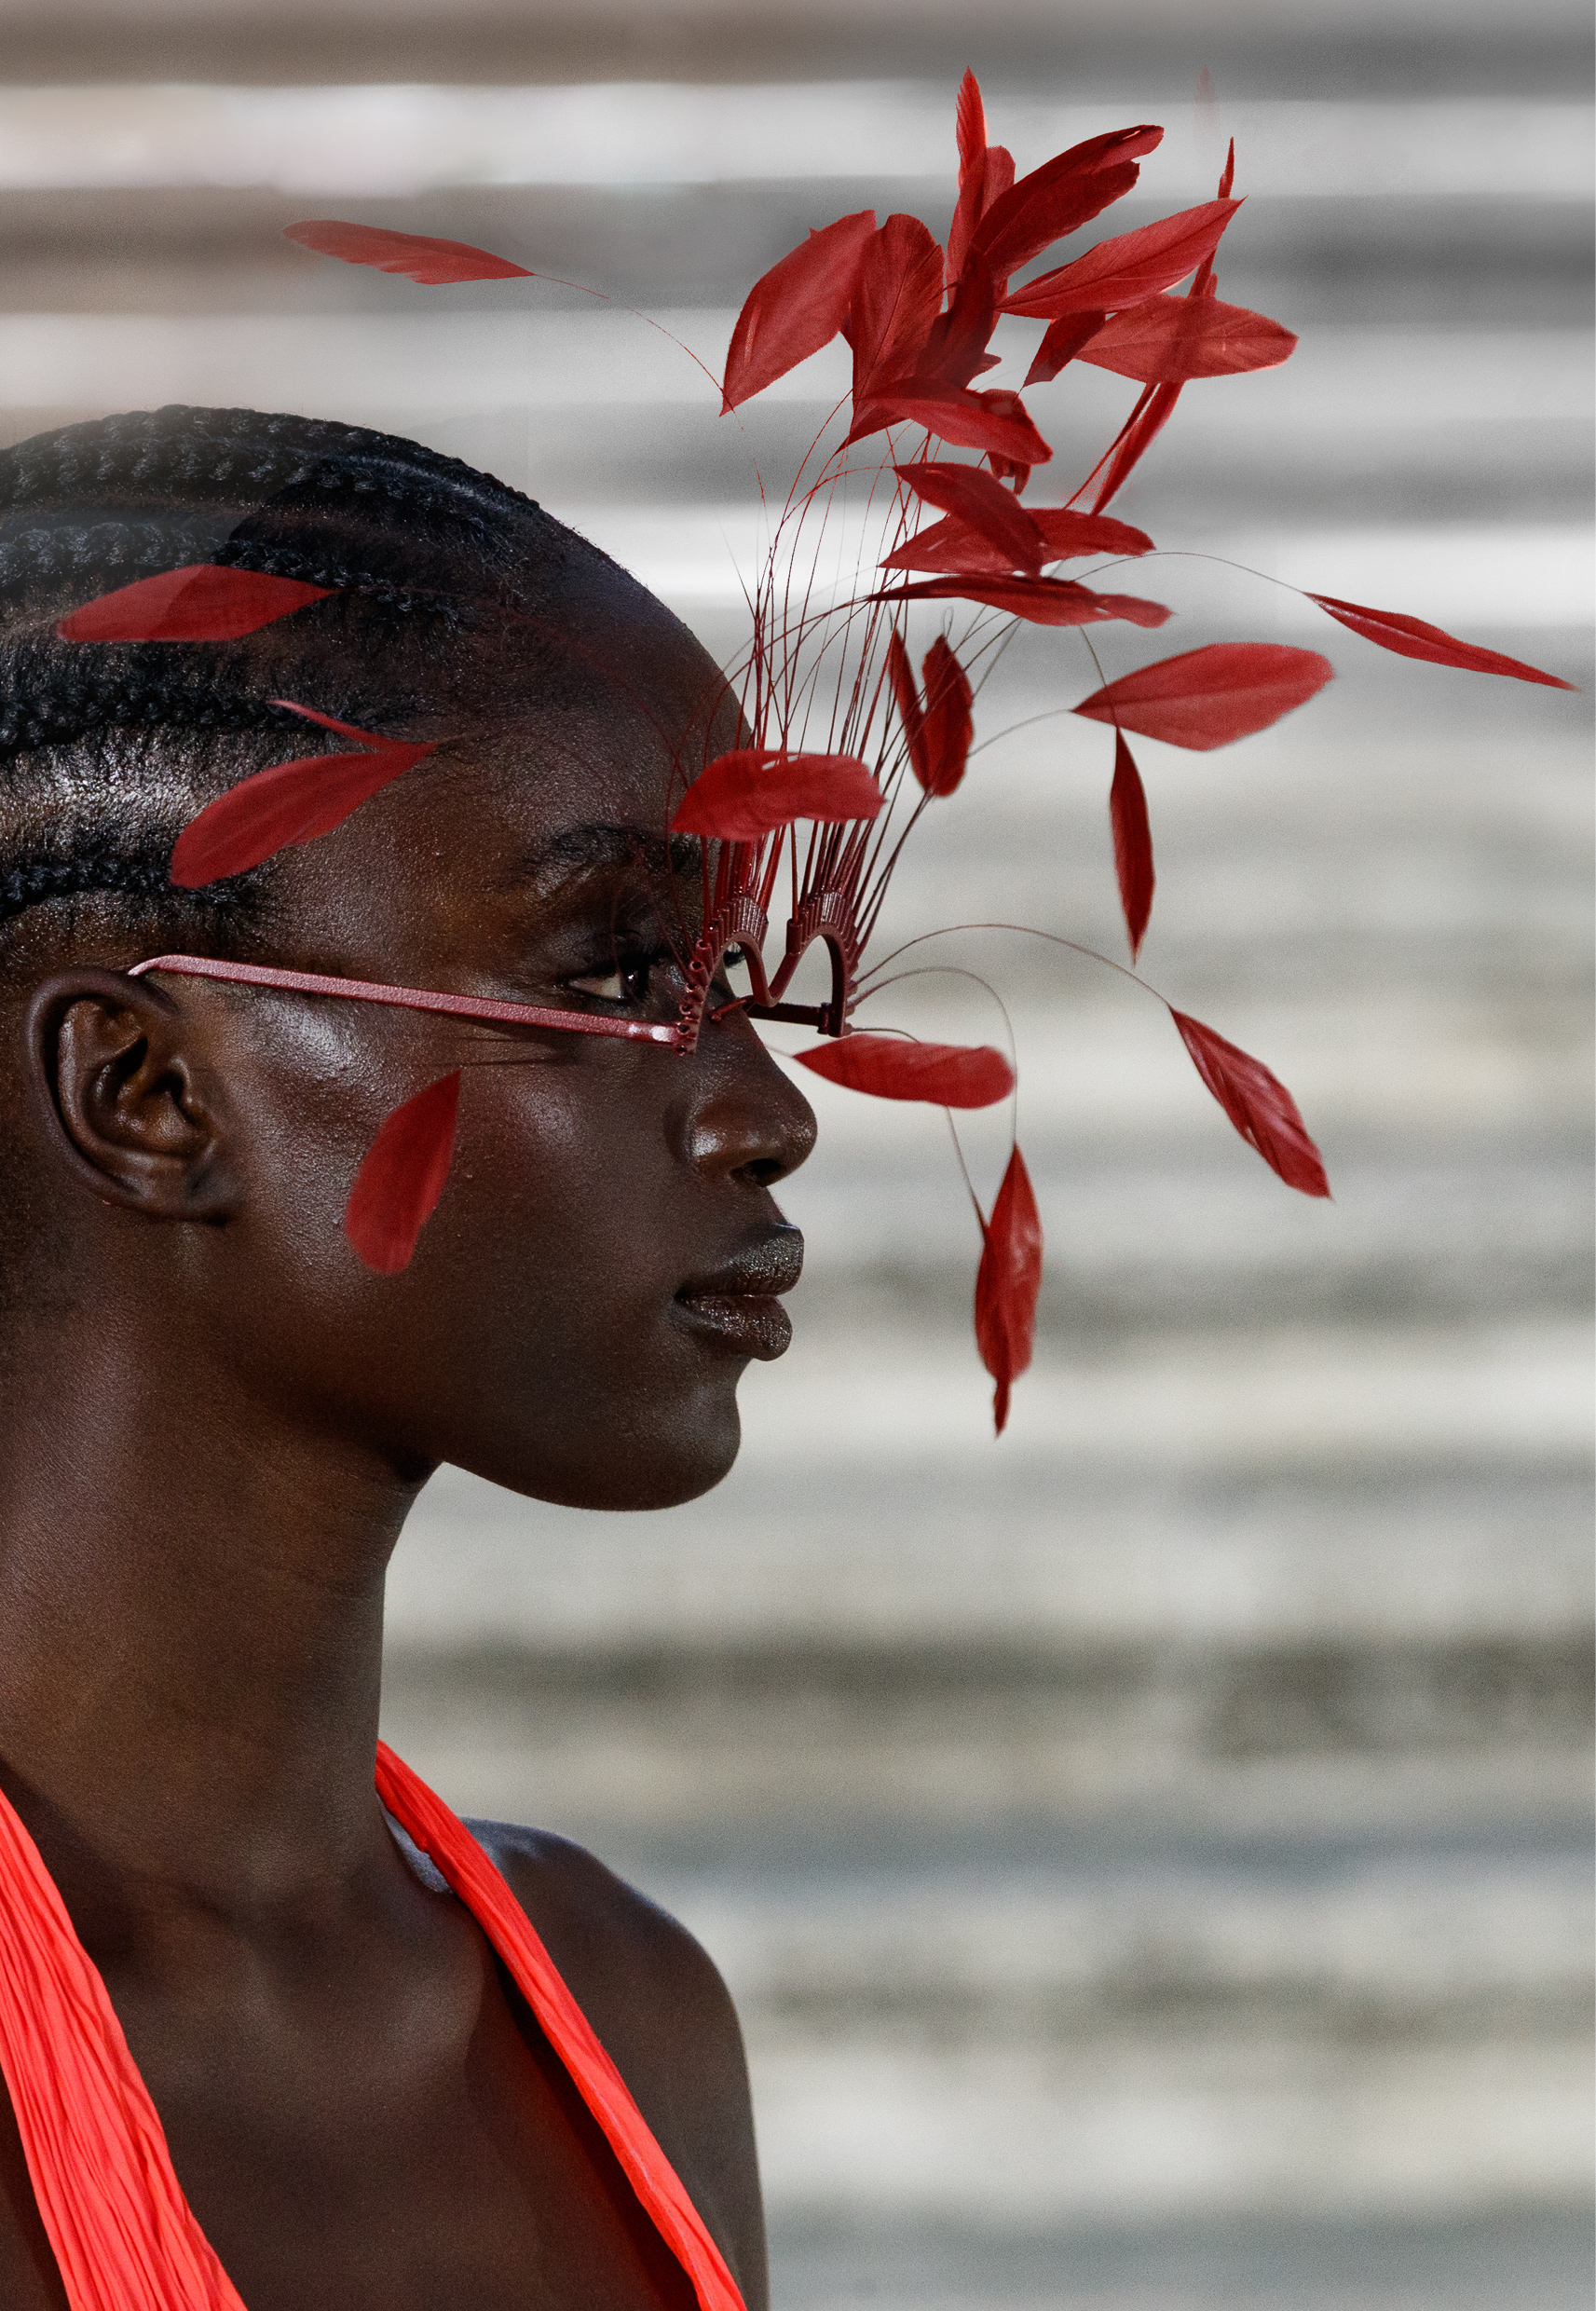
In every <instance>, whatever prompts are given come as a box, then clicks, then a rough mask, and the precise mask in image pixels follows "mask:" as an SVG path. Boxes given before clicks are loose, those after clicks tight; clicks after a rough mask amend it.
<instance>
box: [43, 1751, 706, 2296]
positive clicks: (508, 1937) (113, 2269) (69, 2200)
mask: <svg viewBox="0 0 1596 2311" xmlns="http://www.w3.org/2000/svg"><path fill="white" fill-rule="evenodd" d="M376 1785H377V1794H378V1796H379V1797H380V1798H381V1799H382V1802H383V1804H384V1805H385V1806H387V1808H388V1810H389V1812H390V1813H391V1814H392V1815H393V1817H394V1819H395V1820H396V1821H397V1822H399V1823H400V1825H401V1826H402V1828H403V1829H404V1830H405V1832H406V1833H407V1834H408V1836H409V1837H410V1838H412V1839H414V1840H415V1842H416V1845H417V1846H419V1847H420V1848H421V1850H422V1852H423V1853H427V1854H429V1855H430V1857H431V1860H432V1862H433V1863H434V1865H435V1866H436V1867H437V1868H438V1869H439V1870H440V1871H441V1872H442V1874H443V1877H444V1878H445V1879H446V1880H447V1881H448V1883H449V1885H450V1886H451V1887H452V1888H453V1890H454V1892H455V1894H456V1895H457V1897H458V1899H459V1900H460V1901H461V1902H463V1903H464V1904H465V1906H466V1908H468V1909H469V1910H470V1911H471V1914H472V1916H473V1917H474V1918H475V1919H476V1921H477V1922H478V1924H479V1925H480V1926H481V1927H482V1930H483V1932H484V1934H485V1935H486V1936H487V1938H488V1940H489V1941H490V1942H491V1943H492V1945H493V1947H494V1949H496V1950H497V1951H498V1955H499V1957H500V1958H501V1959H502V1960H503V1962H504V1963H505V1965H506V1966H507V1967H508V1968H509V1970H510V1974H511V1976H512V1979H513V1980H514V1982H515V1983H516V1985H517V1986H518V1988H519V1989H520V1990H521V1993H522V1995H523V1996H524V1997H525V2000H526V2003H527V2004H528V2005H529V2006H530V2007H531V2009H532V2012H533V2013H534V2014H535V2015H536V2017H537V2018H538V2021H539V2024H540V2026H541V2028H542V2030H543V2031H544V2033H545V2035H546V2036H547V2038H548V2040H549V2044H551V2045H552V2047H553V2049H554V2052H555V2053H556V2054H557V2055H558V2056H559V2058H560V2059H561V2061H562V2062H563V2063H564V2064H565V2066H566V2070H567V2071H568V2072H569V2073H570V2076H571V2079H572V2081H573V2083H574V2085H576V2088H577V2091H578V2092H579V2093H580V2096H581V2098H582V2099H583V2101H584V2102H585V2103H586V2104H587V2106H588V2109H589V2110H590V2111H591V2112H592V2113H593V2116H594V2118H595V2119H596V2120H597V2121H598V2124H599V2126H601V2127H602V2128H603V2130H604V2133H605V2136H606V2138H607V2140H608V2142H609V2144H610V2147H611V2148H612V2149H613V2151H614V2153H615V2155H616V2158H617V2160H618V2161H619V2163H620V2165H621V2170H622V2172H623V2173H624V2174H625V2176H626V2178H627V2180H628V2181H629V2182H630V2183H631V2185H632V2187H633V2189H634V2191H635V2193H636V2195H637V2197H638V2200H639V2202H640V2204H641V2205H642V2207H643V2208H644V2209H645V2211H646V2212H647V2213H648V2216H649V2217H650V2219H651V2220H652V2221H653V2222H654V2223H655V2225H656V2226H657V2228H658V2229H659V2232H660V2235H661V2236H662V2238H663V2239H664V2241H665V2243H666V2245H667V2246H668V2247H669V2248H670V2249H671V2251H672V2252H673V2253H674V2254H675V2256H676V2258H677V2260H678V2261H679V2262H680V2263H681V2264H682V2267H683V2269H684V2270H685V2271H686V2272H687V2274H688V2276H689V2278H690V2279H691V2281H692V2283H693V2288H694V2291H695V2292H696V2294H697V2296H698V2301H699V2304H700V2307H701V2311H744V2307H743V2297H742V2295H741V2293H740V2292H739V2290H738V2287H737V2283H736V2281H735V2280H734V2279H733V2278H732V2277H731V2274H730V2271H729V2270H728V2269H727V2267H726V2264H725V2262H724V2260H723V2259H722V2257H721V2254H720V2251H719V2249H717V2248H716V2244H715V2241H714V2240H713V2239H712V2238H711V2237H710V2236H709V2233H708V2231H707V2230H706V2229H705V2227H704V2223H703V2218H702V2216H701V2215H700V2214H699V2211H698V2209H697V2208H696V2207H694V2205H693V2203H692V2201H691V2199H690V2198H689V2196H688V2194H687V2192H686V2190H685V2189H684V2188H683V2186H682V2183H681V2181H680V2178H679V2177H678V2176H677V2174H676V2172H675V2168H674V2167H672V2165H671V2163H670V2161H669V2160H668V2159H667V2158H666V2156H665V2154H664V2153H663V2151H662V2150H661V2148H660V2146H659V2144H658V2143H657V2142H656V2141H655V2140H654V2137H653V2135H652V2133H651V2132H650V2130H649V2127H648V2122H647V2121H646V2120H645V2118H644V2116H643V2113H641V2111H639V2110H638V2108H637V2105H636V2103H635V2102H634V2100H633V2099H632V2097H631V2095H630V2093H629V2092H628V2090H627V2087H626V2085H625V2082H624V2081H623V2079H622V2078H621V2073H620V2072H619V2071H618V2070H617V2069H616V2067H615V2065H614V2063H613V2062H612V2061H611V2060H610V2058H609V2057H608V2056H607V2054H606V2053H605V2051H604V2048H603V2047H602V2046H601V2045H600V2044H599V2042H598V2040H597V2038H596V2037H595V2036H594V2034H593V2029H592V2027H591V2026H590V2024H589V2022H588V2020H587V2017H586V2016H585V2015H584V2014H583V2013H582V2011H581V2009H580V2006H579V2005H578V2004H577V2003H576V2000H575V1999H574V1998H573V1997H572V1996H571V1993H570V1991H569V1990H567V1989H566V1984H565V1982H564V1980H563V1979H562V1977H561V1976H560V1974H559V1971H558V1969H557V1968H556V1966H555V1965H554V1962H553V1961H552V1958H551V1957H550V1956H549V1953H548V1951H547V1950H546V1949H544V1947H543V1945H542V1943H541V1941H540V1940H539V1937H538V1935H537V1934H536V1932H535V1931H534V1930H533V1927H532V1924H531V1921H530V1920H529V1919H528V1918H527V1916H526V1914H525V1911H524V1910H523V1909H522V1908H521V1905H520V1904H519V1902H517V1900H516V1899H515V1896H514V1894H512V1892H511V1890H510V1887H509V1885H508V1884H507V1883H506V1881H505V1880H504V1878H503V1876H502V1875H501V1874H500V1872H499V1871H498V1869H497V1868H496V1867H494V1865H493V1863H492V1862H491V1861H490V1860H489V1859H488V1857H487V1855H486V1854H485V1853H484V1852H483V1850H482V1848H481V1846H479V1845H478V1844H477V1842H476V1839H474V1838H473V1837H472V1836H471V1832H470V1831H469V1830H468V1829H467V1827H466V1826H465V1824H464V1823H463V1822H462V1821H460V1820H459V1819H458V1817H457V1815H456V1814H454V1813H452V1812H450V1810H449V1808H448V1807H447V1806H446V1805H444V1804H443V1800H442V1799H441V1798H437V1797H435V1796H434V1795H433V1793H432V1791H431V1790H430V1789H429V1788H428V1787H427V1785H426V1784H425V1783H424V1782H423V1781H421V1780H420V1779H419V1777H418V1776H417V1775H416V1774H414V1773H412V1772H411V1771H410V1769H409V1767H408V1766H407V1765H405V1764H404V1763H403V1762H402V1759H400V1758H398V1757H395V1756H394V1754H393V1752H392V1750H390V1749H389V1747H388V1746H387V1744H379V1745H378V1749H377V1761H376ZM0 2076H3V2077H4V2079H5V2083H6V2086H7V2091H8V2093H9V2095H10V2098H11V2107H12V2110H13V2111H14V2112H15V2113H16V2119H17V2127H18V2132H19V2133H20V2137H21V2141H22V2151H23V2154H24V2156H25V2157H26V2159H27V2164H28V2173H29V2176H30V2178H31V2180H32V2182H33V2186H34V2196H35V2198H36V2199H37V2201H38V2207H39V2213H40V2215H41V2217H42V2218H43V2221H44V2225H45V2229H46V2232H47V2233H48V2237H49V2242H50V2245H51V2247H52V2248H53V2249H54V2250H55V2257H56V2261H57V2263H59V2265H60V2267H61V2279H62V2282H63V2284H64V2286H65V2289H66V2296H67V2301H68V2303H69V2304H71V2306H72V2311H244V2304H243V2303H242V2301H241V2299H240V2297H239V2293H238V2290H236V2289H235V2288H234V2286H233V2284H232V2282H231V2280H230V2279H229V2278H228V2277H227V2275H226V2273H225V2271H224V2270H223V2268H222V2265H221V2263H219V2262H218V2260H217V2257H216V2253H215V2250H214V2249H213V2248H212V2247H211V2243H210V2241H209V2239H207V2237H206V2236H205V2234H204V2232H203V2231H202V2230H201V2229H200V2227H199V2225H198V2222H196V2220H195V2218H194V2214H193V2211H192V2209H191V2208H190V2207H189V2204H188V2201H187V2200H186V2199H185V2198H184V2195H183V2189H182V2186H181V2184H180V2183H179V2181H178V2180H177V2176H176V2173H175V2171H174V2169H173V2167H172V2163H171V2153H170V2151H169V2150H168V2148H167V2140H166V2133H165V2130H164V2128H163V2127H162V2126H161V2123H160V2119H159V2117H158V2116H157V2112H156V2107H155V2104H154V2103H153V2102H152V2101H151V2099H150V2096H149V2090H148V2088H147V2087H146V2086H145V2085H144V2082H143V2079H142V2078H141V2077H140V2075H139V2072H138V2066H137V2065H136V2063H135V2062H134V2060H133V2058H132V2055H131V2054H130V2051H129V2048H128V2042H127V2040H126V2038H125V2037H124V2036H123V2033H122V2026H121V2024H120V2023H119V2022H118V2021H117V2019H116V2013H115V2011H114V2009H113V2007H112V2004H111V2001H110V1999H109V1997H108V1996H107V1994H106V1990H105V1985H104V1983H103V1982H102V1980H101V1978H100V1974H99V1971H98V1969H97V1968H96V1966H95V1965H94V1963H93V1961H92V1960H91V1959H90V1958H89V1953H88V1951H87V1950H86V1949H84V1948H83V1945H82V1943H81V1942H80V1941H79V1940H78V1938H77V1935H76V1933H75V1930H74V1927H73V1923H72V1921H71V1919H70V1918H69V1917H68V1916H67V1913H66V1906H65V1904H64V1903H63V1902H62V1901H61V1895H60V1894H58V1893H57V1891H56V1889H55V1886H54V1884H53V1882H52V1880H51V1879H50V1875H49V1872H48V1870H47V1869H46V1867H45V1866H44V1861H43V1859H42V1857H41V1856H40V1853H39V1850H38V1848H37V1847H36V1846H35V1845H34V1841H33V1839H32V1838H30V1837H29V1835H28V1832H27V1830H26V1829H25V1828H24V1827H23V1825H22V1823H21V1821H20V1818H19V1817H18V1814H17V1812H16V1811H15V1809H14V1808H13V1807H12V1805H11V1804H10V1803H9V1801H8V1799H7V1798H6V1795H5V1793H4V1791H0Z"/></svg>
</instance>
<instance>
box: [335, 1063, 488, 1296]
mask: <svg viewBox="0 0 1596 2311" xmlns="http://www.w3.org/2000/svg"><path fill="white" fill-rule="evenodd" d="M459 1103H460V1071H459V1069H458V1068H456V1070H455V1072H454V1073H453V1074H452V1075H441V1076H440V1077H439V1079H438V1081H437V1082H436V1083H435V1084H429V1085H428V1087H427V1088H426V1090H425V1091H418V1092H417V1093H416V1097H415V1098H414V1099H413V1100H406V1101H405V1102H404V1105H403V1106H402V1107H396V1108H395V1109H394V1111H393V1113H392V1114H391V1115H389V1118H388V1121H387V1122H386V1123H385V1124H384V1125H383V1128H382V1129H381V1130H380V1131H379V1132H378V1133H377V1135H376V1138H375V1140H374V1141H373V1142H372V1143H371V1146H370V1147H369V1148H368V1149H367V1151H366V1158H365V1161H364V1162H363V1163H362V1164H361V1168H360V1170H359V1171H358V1172H357V1173H356V1174H355V1184H354V1186H353V1187H352V1188H351V1189H350V1190H349V1200H348V1204H347V1205H346V1206H345V1207H344V1233H345V1235H346V1236H347V1237H348V1239H349V1241H350V1243H351V1244H353V1246H354V1248H355V1250H356V1251H358V1252H359V1253H360V1255H361V1259H362V1260H363V1261H364V1262H365V1265H367V1267H368V1268H375V1269H376V1270H377V1272H378V1274H379V1275H383V1276H397V1275H398V1273H399V1271H400V1270H401V1269H402V1268H407V1267H408V1266H409V1265H410V1255H411V1253H412V1252H413V1251H415V1250H416V1238H417V1237H418V1236H419V1235H420V1233H421V1231H422V1229H423V1228H424V1227H425V1226H426V1224H427V1223H428V1221H429V1220H430V1218H431V1217H432V1214H433V1212H434V1211H435V1210H437V1207H438V1198H439V1197H440V1196H442V1194H443V1183H444V1181H445V1180H447V1178H448V1176H449V1165H450V1162H451V1160H452V1158H453V1156H454V1153H455V1116H456V1113H457V1109H458V1107H459Z"/></svg>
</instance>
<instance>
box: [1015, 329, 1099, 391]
mask: <svg viewBox="0 0 1596 2311" xmlns="http://www.w3.org/2000/svg"><path fill="white" fill-rule="evenodd" d="M1107 319H1108V315H1107V314H1106V313H1066V314H1065V315H1064V316H1063V318H1062V319H1061V320H1059V321H1049V322H1048V324H1047V333H1046V335H1044V338H1043V340H1042V343H1041V344H1040V345H1039V346H1038V347H1037V349H1036V351H1035V353H1034V355H1033V356H1032V358H1031V363H1030V368H1029V369H1028V370H1027V371H1026V373H1025V382H1026V384H1027V385H1028V386H1031V385H1051V384H1052V382H1053V380H1054V378H1055V377H1056V376H1057V375H1058V372H1059V371H1060V370H1061V369H1063V368H1065V367H1067V366H1068V364H1069V363H1070V362H1072V361H1073V360H1074V358H1075V356H1076V354H1077V353H1078V352H1079V351H1080V350H1081V348H1082V347H1083V346H1084V345H1089V344H1090V343H1091V340H1092V339H1093V338H1094V337H1095V336H1096V335H1097V334H1098V330H1099V329H1100V328H1101V327H1102V325H1103V323H1104V321H1107Z"/></svg>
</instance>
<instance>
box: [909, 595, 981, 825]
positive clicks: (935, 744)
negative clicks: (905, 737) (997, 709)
mask: <svg viewBox="0 0 1596 2311" xmlns="http://www.w3.org/2000/svg"><path fill="white" fill-rule="evenodd" d="M921 672H922V674H923V676H924V677H925V771H924V773H923V775H922V776H921V782H920V783H921V786H923V787H924V788H925V791H926V793H927V794H931V795H950V794H951V793H952V792H953V791H954V789H955V787H956V786H958V785H959V782H960V781H961V779H962V777H963V775H964V766H965V764H966V763H967V762H968V760H969V759H970V741H971V738H972V737H973V736H974V735H975V694H974V692H973V691H972V690H971V688H970V678H969V677H968V675H966V673H965V672H964V669H963V667H962V665H961V664H960V663H959V661H958V659H957V658H956V657H955V656H954V654H953V651H952V650H951V649H950V647H949V645H948V641H947V638H946V637H945V636H942V635H940V634H939V635H938V636H937V637H936V639H935V641H934V642H933V644H932V646H931V648H930V649H929V650H927V651H926V653H925V663H924V665H923V666H922V668H921Z"/></svg>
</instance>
